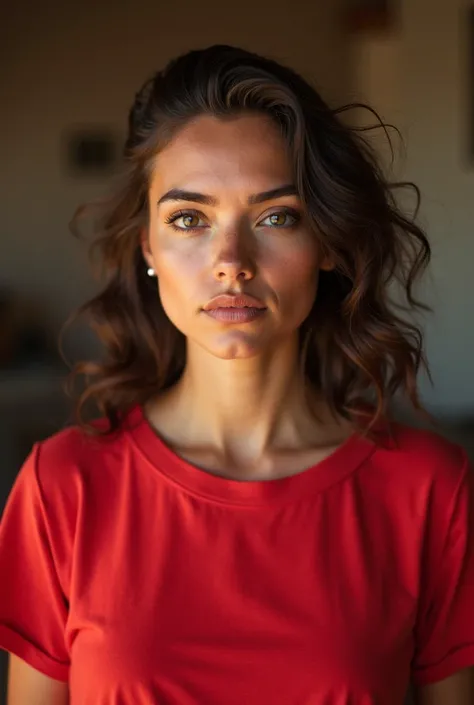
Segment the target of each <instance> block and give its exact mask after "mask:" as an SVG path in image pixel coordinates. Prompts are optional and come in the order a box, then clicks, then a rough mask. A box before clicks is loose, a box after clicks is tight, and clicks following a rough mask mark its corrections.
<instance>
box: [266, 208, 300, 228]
mask: <svg viewBox="0 0 474 705" xmlns="http://www.w3.org/2000/svg"><path fill="white" fill-rule="evenodd" d="M298 220H299V217H298V215H297V214H294V213H290V212H289V211H286V210H285V211H276V212H275V213H270V215H267V217H266V218H264V219H263V220H262V221H261V222H260V225H263V226H267V227H270V228H290V227H291V226H292V225H295V223H297V222H298Z"/></svg>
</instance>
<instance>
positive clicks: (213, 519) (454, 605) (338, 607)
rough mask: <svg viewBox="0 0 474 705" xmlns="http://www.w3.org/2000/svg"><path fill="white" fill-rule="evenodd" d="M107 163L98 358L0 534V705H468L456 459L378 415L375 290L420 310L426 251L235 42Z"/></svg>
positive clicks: (403, 364)
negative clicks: (115, 176) (109, 180)
mask: <svg viewBox="0 0 474 705" xmlns="http://www.w3.org/2000/svg"><path fill="white" fill-rule="evenodd" d="M125 162H126V168H127V170H128V171H127V174H126V176H125V179H124V184H123V187H121V189H120V190H119V191H118V192H117V193H116V194H115V195H114V197H113V198H112V199H111V200H110V202H108V203H107V204H105V207H104V212H103V214H102V217H101V220H100V222H99V239H98V247H99V251H100V253H101V255H102V257H103V260H104V262H105V268H106V273H107V276H108V278H107V282H106V284H105V288H104V289H103V291H102V292H101V293H100V294H99V295H98V296H97V297H96V298H95V299H94V300H93V301H91V302H89V303H88V304H87V305H86V306H85V307H84V312H86V313H88V314H89V315H90V317H91V320H92V322H93V324H94V325H95V327H96V329H97V330H98V332H99V336H100V338H101V340H102V342H103V344H104V350H105V355H104V359H103V360H102V361H101V362H100V363H94V364H92V363H89V364H84V365H82V366H81V367H80V368H79V369H78V370H77V371H76V372H77V373H81V374H84V375H85V378H86V381H87V385H86V388H85V389H84V391H83V393H82V395H81V397H80V399H79V402H78V412H79V413H78V423H77V424H76V426H75V427H73V428H70V429H66V430H63V431H61V432H59V433H58V434H56V435H55V436H53V437H51V438H49V439H47V440H46V441H43V442H42V443H38V444H37V445H36V446H35V447H34V449H33V450H32V452H31V454H30V456H29V458H28V459H27V460H26V462H25V464H24V466H23V468H22V470H21V472H20V474H19V477H18V479H17V481H16V484H15V487H14V489H13V491H12V493H11V496H10V498H9V502H8V505H7V509H6V512H5V515H4V519H3V524H2V529H1V548H0V561H1V570H2V575H3V580H2V585H1V587H0V613H1V614H0V617H1V618H0V624H1V627H0V642H1V644H2V646H3V647H4V648H5V649H7V650H8V651H10V652H11V654H12V657H11V668H10V678H9V692H10V703H11V704H12V705H23V704H26V703H28V705H35V704H38V703H48V705H59V704H60V703H61V704H62V703H66V702H70V703H72V704H73V705H74V704H77V705H79V704H80V705H89V704H91V705H92V704H93V705H105V704H107V705H112V704H114V705H115V704H117V705H118V704H119V703H120V704H121V705H122V704H126V705H142V704H143V705H145V703H146V704H147V705H148V704H151V703H156V704H158V703H159V704H160V705H171V704H173V705H178V704H179V705H196V704H199V705H244V704H245V705H349V704H351V705H353V704H355V703H357V704H358V705H376V704H377V705H401V704H402V703H403V701H404V696H405V692H406V690H407V687H408V684H409V682H410V680H412V681H413V682H414V684H415V687H416V690H417V693H418V694H419V702H420V703H423V705H428V704H429V705H472V703H473V702H474V689H473V676H472V674H473V671H472V666H473V664H474V607H473V605H474V555H473V548H474V545H473V534H472V527H471V525H470V524H469V513H470V512H471V511H472V498H471V496H470V492H471V483H470V477H469V475H468V468H467V461H466V457H465V455H464V452H463V451H462V450H461V449H460V448H458V447H457V446H454V445H451V444H450V443H448V442H447V441H444V440H442V439H441V438H439V437H437V436H436V435H434V434H432V433H429V432H421V431H414V430H411V429H409V428H405V427H402V426H399V425H397V424H394V423H390V424H389V422H388V409H387V407H388V403H389V401H390V399H391V398H392V397H393V394H394V393H395V391H396V390H401V391H405V392H406V393H407V395H408V397H409V399H411V401H412V403H413V404H414V405H415V406H416V407H418V406H419V404H418V398H417V393H416V385H415V377H416V373H417V370H418V368H419V366H420V364H422V362H423V355H422V346H421V336H420V333H419V331H418V330H417V329H416V328H415V327H414V326H413V324H410V323H408V322H406V321H404V320H403V318H402V317H401V314H400V312H398V313H396V312H395V309H394V306H393V305H391V304H390V299H389V286H391V283H392V282H393V281H394V280H395V281H398V282H399V283H400V284H401V291H402V292H403V293H404V295H405V297H406V299H407V301H408V305H409V307H411V308H412V307H414V306H416V302H415V300H414V299H413V296H412V285H413V283H414V281H415V279H416V276H417V275H418V274H419V272H420V271H421V270H422V269H423V266H424V265H425V264H426V262H427V260H428V257H429V245H428V243H427V241H426V238H425V236H424V234H423V233H422V231H421V230H420V229H419V228H418V226H417V225H416V224H414V223H413V222H412V220H411V219H409V218H407V217H405V216H404V215H403V214H402V213H401V212H400V210H399V209H398V208H397V205H396V203H395V200H394V198H393V196H392V191H391V188H390V187H389V185H387V184H386V183H385V181H384V179H383V177H382V175H381V172H380V171H379V170H378V168H377V166H376V163H375V161H374V160H373V159H372V158H371V156H370V153H369V151H368V149H367V148H366V147H365V146H364V144H363V142H362V141H361V140H360V138H359V136H358V135H357V134H355V133H354V131H352V130H350V129H349V128H348V127H347V126H345V125H344V123H343V122H341V121H340V120H339V119H338V117H337V115H336V114H335V113H334V112H333V111H331V110H330V109H329V108H328V107H327V106H326V105H325V103H324V102H323V101H322V100H321V98H320V97H319V96H318V95H317V94H316V92H315V91H314V89H313V88H311V87H309V86H308V84H307V83H306V82H305V81H304V80H303V79H302V78H300V77H299V76H297V75H296V74H295V73H293V72H292V71H290V70H289V69H287V68H284V67H282V66H279V65H277V64H276V63H274V62H273V61H269V60H266V59H263V58H260V57H258V56H255V55H253V54H251V53H248V52H246V51H242V50H239V49H235V48H232V47H225V46H214V47H211V48H209V49H206V50H203V51H195V52H191V53H189V54H187V55H185V56H182V57H180V58H178V59H177V60H175V61H174V62H172V63H171V64H170V65H169V66H168V67H167V68H166V69H165V70H164V71H162V72H160V73H158V74H156V76H155V77H154V78H153V79H152V80H151V81H149V82H148V83H146V84H145V86H144V87H143V88H142V90H141V91H140V92H139V93H138V95H137V97H136V100H135V104H134V106H133V108H132V111H131V114H130V121H129V134H128V140H127V144H126V150H125ZM90 402H94V403H95V404H96V405H97V407H98V408H99V409H100V411H101V417H102V418H100V419H98V420H95V421H93V422H90V423H87V422H86V421H85V420H84V418H83V414H82V412H83V410H84V408H85V406H86V405H88V404H89V403H90Z"/></svg>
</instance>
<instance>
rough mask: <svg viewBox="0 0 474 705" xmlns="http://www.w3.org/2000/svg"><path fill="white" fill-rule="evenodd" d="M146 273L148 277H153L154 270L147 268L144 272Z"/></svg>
mask: <svg viewBox="0 0 474 705" xmlns="http://www.w3.org/2000/svg"><path fill="white" fill-rule="evenodd" d="M146 273H147V274H148V276H149V277H154V276H155V270H154V269H153V267H148V269H147V270H146Z"/></svg>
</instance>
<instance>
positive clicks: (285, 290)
mask: <svg viewBox="0 0 474 705" xmlns="http://www.w3.org/2000/svg"><path fill="white" fill-rule="evenodd" d="M268 273H269V283H270V285H271V286H272V288H273V289H274V290H275V292H276V293H277V295H278V299H279V308H280V309H281V311H282V313H283V314H284V315H286V316H288V317H289V318H292V319H294V318H295V317H297V318H301V317H303V319H304V318H306V316H307V314H308V313H309V311H310V309H311V307H312V305H313V303H314V299H315V297H316V293H317V288H318V258H317V256H316V254H315V253H314V252H313V250H312V249H309V250H308V249H306V250H305V249H302V250H301V251H299V250H295V251H294V252H292V253H291V254H289V255H287V256H286V257H284V258H281V259H279V261H278V263H276V262H275V263H274V266H273V267H271V268H269V270H268ZM270 280H271V281H270Z"/></svg>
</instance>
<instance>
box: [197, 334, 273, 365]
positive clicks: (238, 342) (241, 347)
mask: <svg viewBox="0 0 474 705" xmlns="http://www.w3.org/2000/svg"><path fill="white" fill-rule="evenodd" d="M226 337H227V336H226ZM232 337H233V338H234V340H231V339H229V338H232ZM229 338H228V339H227V340H222V339H221V340H219V341H214V342H213V343H210V344H207V345H205V346H204V347H205V348H206V350H207V351H208V352H209V353H211V355H214V357H218V358H219V359H221V360H246V359H249V358H251V357H255V356H257V355H259V354H260V353H262V352H263V349H264V346H263V345H262V341H258V340H255V339H253V340H252V339H251V338H250V336H242V335H239V336H235V337H234V336H229Z"/></svg>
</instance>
